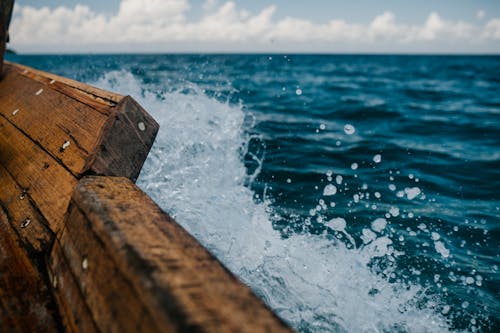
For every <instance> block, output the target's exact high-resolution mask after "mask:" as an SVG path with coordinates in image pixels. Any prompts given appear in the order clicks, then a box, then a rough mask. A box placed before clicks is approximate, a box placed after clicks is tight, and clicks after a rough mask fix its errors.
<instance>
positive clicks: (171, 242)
mask: <svg viewBox="0 0 500 333" xmlns="http://www.w3.org/2000/svg"><path fill="white" fill-rule="evenodd" d="M58 242H59V243H60V245H61V248H60V250H61V251H62V252H63V256H64V257H65V258H67V261H68V264H69V267H70V269H71V271H72V272H73V274H74V278H75V280H76V281H77V284H78V287H79V289H80V292H81V294H82V295H83V297H84V299H85V301H86V303H87V304H88V308H89V309H90V311H91V313H92V317H93V319H94V321H95V323H96V325H97V327H98V329H100V330H101V331H105V332H140V331H142V332H146V331H147V332H290V330H289V329H288V328H287V327H286V326H285V325H284V324H283V323H282V322H281V321H280V320H279V319H278V318H277V317H276V316H275V315H273V314H272V312H271V311H269V310H268V309H267V308H266V307H265V306H264V305H263V303H262V302H261V301H260V300H258V299H257V298H256V297H255V296H254V295H253V294H252V292H251V291H250V290H249V289H248V288H247V287H246V286H244V285H243V284H242V283H241V282H239V281H238V280H237V279H236V278H235V277H234V276H233V275H232V274H231V273H229V272H228V271H227V270H226V269H225V268H224V267H223V266H222V265H221V264H220V263H219V262H218V261H217V260H216V259H215V258H214V257H213V256H212V255H211V254H209V253H208V251H206V250H205V249H204V248H203V247H202V246H201V245H200V244H199V243H198V242H197V241H196V240H195V239H194V238H192V237H191V236H190V235H189V234H188V233H187V232H185V231H184V229H182V228H181V227H180V226H179V225H178V224H176V223H175V222H174V221H173V220H172V219H171V218H170V217H168V215H166V214H165V213H164V212H162V211H161V209H160V208H159V207H158V206H157V205H156V204H155V203H154V202H153V201H152V200H151V199H150V198H149V197H148V196H147V195H145V194H144V193H143V192H142V191H141V190H139V189H138V188H137V187H136V186H135V185H134V184H133V183H132V182H131V181H130V180H128V179H125V178H112V177H87V178H84V179H83V180H81V181H80V183H79V184H78V186H77V188H76V191H75V193H74V195H73V198H72V201H71V208H70V213H69V215H68V221H67V223H66V228H65V229H64V231H63V233H62V235H61V236H60V237H59V239H58ZM58 251H59V248H58V247H56V248H55V249H54V251H53V253H52V257H54V256H59V257H60V256H61V254H60V253H59V252H58ZM57 268H58V264H57V263H56V262H53V263H52V265H51V267H50V270H51V271H53V272H54V273H53V274H55V276H57V279H61V278H63V279H69V277H67V276H66V277H62V276H59V275H58V274H57V273H56V271H57ZM56 292H57V293H58V294H59V296H58V298H68V297H70V295H69V294H67V293H69V292H68V291H67V290H66V289H62V288H58V289H57V291H56Z"/></svg>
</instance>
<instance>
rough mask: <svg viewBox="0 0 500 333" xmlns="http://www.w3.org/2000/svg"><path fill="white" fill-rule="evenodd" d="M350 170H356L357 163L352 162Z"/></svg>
mask: <svg viewBox="0 0 500 333" xmlns="http://www.w3.org/2000/svg"><path fill="white" fill-rule="evenodd" d="M351 169H353V170H356V169H358V163H356V162H354V163H353V164H351Z"/></svg>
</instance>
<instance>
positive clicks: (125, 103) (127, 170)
mask: <svg viewBox="0 0 500 333" xmlns="http://www.w3.org/2000/svg"><path fill="white" fill-rule="evenodd" d="M113 112H114V115H113V116H111V117H110V118H109V121H108V123H107V124H106V125H105V126H104V127H105V129H103V133H104V135H103V136H102V137H101V138H100V145H99V146H98V150H97V151H96V152H94V155H93V158H92V159H89V161H88V164H89V167H88V170H89V173H90V174H93V175H106V176H122V177H127V178H130V179H132V180H133V181H135V180H136V179H137V177H138V176H139V173H140V171H141V169H142V166H143V164H144V161H145V160H146V157H147V156H148V154H149V151H150V149H151V147H152V146H153V142H154V139H155V137H156V134H157V133H158V130H159V127H160V126H159V125H158V123H157V122H156V121H155V120H154V119H153V117H151V116H150V115H149V114H148V113H147V112H146V111H145V110H144V109H143V108H142V107H141V106H140V105H139V104H138V103H137V102H136V101H135V100H134V99H133V98H132V97H130V96H126V97H124V98H123V99H122V100H121V101H120V103H119V104H118V105H117V106H116V108H114V109H113ZM113 147H114V149H113ZM124 147H126V148H125V149H123V148H124Z"/></svg>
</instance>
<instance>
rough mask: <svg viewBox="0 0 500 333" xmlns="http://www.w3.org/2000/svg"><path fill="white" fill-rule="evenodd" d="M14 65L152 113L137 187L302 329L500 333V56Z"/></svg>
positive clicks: (167, 58)
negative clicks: (126, 98) (150, 140)
mask: <svg viewBox="0 0 500 333" xmlns="http://www.w3.org/2000/svg"><path fill="white" fill-rule="evenodd" d="M8 59H9V60H11V61H16V62H19V63H22V64H26V65H29V66H33V67H36V68H39V69H42V70H47V71H50V72H54V73H57V74H59V75H63V76H68V77H71V78H74V79H77V80H80V81H84V82H87V83H91V84H93V85H96V86H98V87H101V88H104V89H108V90H112V91H117V92H119V93H122V94H130V95H132V96H133V97H134V98H135V99H137V100H138V101H139V102H140V103H141V104H142V105H143V106H144V107H145V108H146V109H147V110H148V111H149V112H150V113H151V114H152V115H153V116H154V117H155V118H156V119H157V120H158V122H159V123H160V125H161V130H160V132H159V134H158V137H157V139H156V142H155V145H154V147H153V149H152V151H151V153H150V156H149V157H148V160H147V161H146V164H145V166H144V169H143V171H142V173H141V176H140V178H139V180H138V184H139V185H140V186H141V188H143V189H144V190H145V191H146V192H147V193H148V194H149V195H151V196H152V197H153V198H154V200H155V201H156V202H157V203H158V204H159V205H160V206H161V207H162V208H163V209H165V210H166V211H167V212H169V213H170V214H171V215H172V216H173V217H175V219H176V220H177V221H178V222H179V223H180V224H182V225H183V226H184V227H185V228H186V229H187V230H188V231H189V232H190V233H192V234H193V235H194V236H195V237H196V238H198V239H199V240H200V242H201V243H202V244H204V245H205V246H206V247H207V248H208V249H209V250H210V251H211V252H212V253H214V254H215V255H216V256H217V257H218V258H219V259H220V260H221V261H222V262H223V263H224V264H225V265H226V266H227V267H228V268H229V269H230V270H231V271H233V272H234V273H235V274H236V275H237V276H239V278H240V279H241V280H242V281H244V283H246V284H248V285H249V286H250V287H251V288H252V289H253V290H254V291H255V293H256V294H257V295H258V296H259V297H261V298H262V299H263V300H264V301H265V302H266V303H267V304H268V305H269V307H271V308H272V309H273V310H274V311H275V312H276V313H277V314H278V316H280V317H281V318H283V319H284V320H285V321H286V322H288V323H289V324H290V325H291V326H292V327H294V328H295V329H296V330H297V331H300V332H354V333H357V332H500V274H499V265H500V260H499V259H500V258H499V256H500V254H499V248H500V246H499V243H500V218H499V217H500V57H499V56H391V55H387V56H386V55H376V56H370V55H292V54H290V55H285V54H279V55H278V54H269V55H267V54H266V55H264V54H261V55H71V56H70V55H66V56H59V55H43V56H27V55H26V56H24V55H9V56H8ZM165 246H168V244H165Z"/></svg>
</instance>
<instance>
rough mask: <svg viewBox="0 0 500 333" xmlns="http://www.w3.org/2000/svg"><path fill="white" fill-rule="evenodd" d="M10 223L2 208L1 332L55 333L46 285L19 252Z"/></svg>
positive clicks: (53, 318) (0, 265)
mask: <svg viewBox="0 0 500 333" xmlns="http://www.w3.org/2000/svg"><path fill="white" fill-rule="evenodd" d="M9 219H10V217H9V216H8V215H7V214H6V212H5V211H4V210H3V209H2V208H1V207H0V332H5V333H17V332H55V331H57V329H58V326H57V324H56V318H55V317H54V315H55V314H54V312H53V310H55V309H54V304H52V303H51V300H52V298H51V296H50V294H49V290H48V288H47V285H46V283H45V281H44V279H43V276H42V274H40V273H39V272H38V270H37V269H36V267H35V266H34V265H33V263H32V261H31V260H30V259H29V258H28V256H27V255H26V253H25V252H24V251H23V250H22V249H21V248H19V246H18V244H17V242H16V238H17V236H16V235H15V233H14V231H13V230H12V228H11V226H10V221H9Z"/></svg>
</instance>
